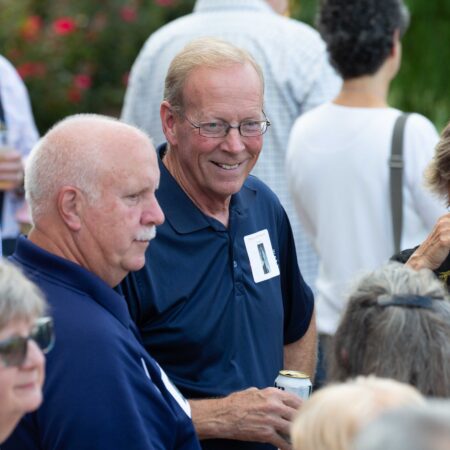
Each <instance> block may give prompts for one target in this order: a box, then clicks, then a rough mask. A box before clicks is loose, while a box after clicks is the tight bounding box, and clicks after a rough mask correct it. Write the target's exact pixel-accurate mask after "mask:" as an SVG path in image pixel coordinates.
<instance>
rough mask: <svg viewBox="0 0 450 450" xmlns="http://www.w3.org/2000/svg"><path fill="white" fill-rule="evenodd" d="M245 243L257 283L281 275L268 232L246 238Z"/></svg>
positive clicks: (260, 232)
mask: <svg viewBox="0 0 450 450" xmlns="http://www.w3.org/2000/svg"><path fill="white" fill-rule="evenodd" d="M244 243H245V248H246V249H247V255H248V259H249V260H250V267H251V268H252V274H253V279H254V280H255V283H260V282H261V281H265V280H269V279H270V278H273V277H277V276H279V275H280V269H279V267H278V264H277V260H276V258H275V255H274V253H273V248H272V243H271V242H270V236H269V232H268V231H267V230H261V231H258V232H257V233H253V234H249V235H248V236H245V237H244Z"/></svg>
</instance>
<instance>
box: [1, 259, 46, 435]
mask: <svg viewBox="0 0 450 450" xmlns="http://www.w3.org/2000/svg"><path fill="white" fill-rule="evenodd" d="M46 309H47V307H46V302H45V300H44V297H43V295H42V293H41V292H40V290H39V289H38V288H37V287H36V285H34V284H33V283H31V282H30V281H29V280H28V279H27V278H26V277H25V276H24V275H23V274H22V272H21V271H20V270H19V269H18V268H16V267H14V266H13V265H12V264H10V263H8V262H6V261H2V262H0V444H1V443H2V442H3V441H4V440H5V439H6V438H7V437H8V436H9V434H10V433H11V432H12V430H13V429H14V427H15V426H16V425H17V423H18V422H19V420H20V419H21V418H22V416H23V415H24V414H26V413H28V412H30V411H34V410H35V409H37V408H38V407H39V405H40V404H41V403H42V385H43V383H44V372H45V370H44V369H45V360H44V355H43V353H47V352H48V351H50V350H51V348H52V346H53V342H54V338H53V324H52V319H51V318H50V317H44V313H45V312H46Z"/></svg>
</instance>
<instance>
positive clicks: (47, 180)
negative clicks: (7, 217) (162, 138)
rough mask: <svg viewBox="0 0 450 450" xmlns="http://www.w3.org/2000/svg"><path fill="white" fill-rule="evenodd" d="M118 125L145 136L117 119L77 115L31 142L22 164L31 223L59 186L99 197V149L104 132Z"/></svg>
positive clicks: (44, 210)
mask: <svg viewBox="0 0 450 450" xmlns="http://www.w3.org/2000/svg"><path fill="white" fill-rule="evenodd" d="M97 125H102V126H101V127H99V126H97ZM118 125H120V126H121V127H124V128H127V129H129V130H133V131H134V132H135V133H137V134H139V135H141V136H143V137H144V138H145V139H147V140H148V139H149V138H148V136H147V135H146V134H145V133H144V132H142V131H140V130H138V129H137V128H135V127H132V126H131V125H126V124H124V123H122V122H120V121H119V120H118V119H115V118H112V117H106V116H101V115H97V114H77V115H74V116H70V117H67V118H65V119H63V120H62V121H60V122H58V123H57V124H56V125H54V126H53V127H52V128H51V129H50V130H49V131H48V132H47V133H46V135H45V136H44V137H43V138H42V139H41V140H40V141H39V142H38V143H37V144H36V145H35V147H34V148H33V150H32V151H31V153H30V156H29V157H28V160H27V163H26V167H25V193H26V198H27V200H28V202H29V205H30V211H31V216H32V219H33V222H34V223H36V221H37V220H38V219H39V218H40V217H42V216H44V215H45V214H46V213H47V212H48V211H49V208H52V207H53V205H54V204H55V200H56V199H55V196H56V195H57V193H58V191H59V189H60V188H61V187H62V186H73V187H76V188H78V189H80V190H82V191H83V192H84V193H85V194H86V195H87V196H88V198H89V200H90V201H91V202H95V201H96V200H97V199H98V198H99V195H100V192H99V189H98V187H97V185H96V181H97V179H98V176H99V173H101V169H102V157H101V154H102V149H104V148H105V146H107V140H108V138H109V136H108V132H109V131H112V126H114V127H117V126H118ZM125 150H126V149H124V151H125Z"/></svg>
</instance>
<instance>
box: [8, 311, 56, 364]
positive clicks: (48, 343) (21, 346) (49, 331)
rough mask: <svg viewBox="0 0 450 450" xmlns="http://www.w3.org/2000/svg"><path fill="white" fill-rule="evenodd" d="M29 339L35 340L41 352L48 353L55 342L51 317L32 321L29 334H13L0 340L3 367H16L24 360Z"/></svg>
mask: <svg viewBox="0 0 450 450" xmlns="http://www.w3.org/2000/svg"><path fill="white" fill-rule="evenodd" d="M30 339H32V340H33V341H34V342H36V344H37V345H38V347H39V348H40V349H41V350H42V352H43V353H48V352H49V351H50V350H51V349H52V348H53V345H54V343H55V335H54V332H53V319H52V318H51V317H40V318H39V319H37V320H36V322H35V323H34V327H33V329H32V330H31V333H30V335H29V336H27V337H23V336H14V337H11V338H8V339H5V340H3V341H0V359H1V360H2V362H3V365H4V366H5V367H11V366H15V367H18V366H21V365H22V364H23V363H24V362H25V359H26V357H27V349H28V341H29V340H30Z"/></svg>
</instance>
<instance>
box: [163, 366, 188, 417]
mask: <svg viewBox="0 0 450 450" xmlns="http://www.w3.org/2000/svg"><path fill="white" fill-rule="evenodd" d="M159 370H160V371H161V380H162V381H163V383H164V385H165V386H166V389H167V390H168V391H169V392H170V393H171V394H172V397H173V398H174V399H175V400H176V402H177V403H178V404H179V405H180V406H181V409H182V410H183V411H184V412H185V413H186V415H187V416H188V417H189V418H190V417H191V405H190V404H189V402H188V401H187V400H186V399H185V398H184V396H183V394H182V393H181V392H180V391H179V390H178V389H177V388H176V386H175V385H174V384H173V383H172V382H171V381H170V380H169V377H168V376H167V375H166V372H164V370H162V368H161V366H159Z"/></svg>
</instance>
